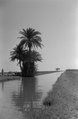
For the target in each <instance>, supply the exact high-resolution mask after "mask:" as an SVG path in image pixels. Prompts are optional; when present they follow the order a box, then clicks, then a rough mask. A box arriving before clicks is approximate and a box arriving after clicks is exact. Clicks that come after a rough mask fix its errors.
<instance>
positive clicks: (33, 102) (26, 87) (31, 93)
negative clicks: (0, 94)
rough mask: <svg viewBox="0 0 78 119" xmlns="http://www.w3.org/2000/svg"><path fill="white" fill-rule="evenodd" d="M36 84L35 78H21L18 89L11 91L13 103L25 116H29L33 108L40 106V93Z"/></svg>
mask: <svg viewBox="0 0 78 119" xmlns="http://www.w3.org/2000/svg"><path fill="white" fill-rule="evenodd" d="M36 86H37V79H36V78H22V81H21V85H20V89H19V91H18V92H13V93H12V100H13V102H14V105H15V106H16V107H17V109H18V110H19V111H22V113H23V114H24V116H26V117H27V115H29V116H31V115H32V114H33V111H34V110H35V109H37V108H40V105H39V99H40V98H41V96H42V93H41V92H40V91H39V92H38V91H37V87H36ZM26 112H27V113H26Z"/></svg>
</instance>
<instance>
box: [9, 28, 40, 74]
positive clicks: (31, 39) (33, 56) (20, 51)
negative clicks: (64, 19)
mask: <svg viewBox="0 0 78 119" xmlns="http://www.w3.org/2000/svg"><path fill="white" fill-rule="evenodd" d="M20 34H21V35H22V36H21V37H19V38H20V39H21V41H20V43H19V45H18V46H17V47H16V48H14V51H12V52H11V60H12V61H14V60H15V59H17V60H18V63H19V65H20V68H21V71H22V75H23V76H33V75H34V73H35V71H36V65H35V63H36V62H37V61H41V56H40V54H39V53H38V52H36V51H34V50H33V48H34V47H37V48H38V47H40V48H41V47H42V44H41V41H42V40H41V37H40V36H39V35H40V34H41V33H40V32H38V31H35V30H34V29H32V28H28V29H26V30H25V29H23V30H22V31H20Z"/></svg>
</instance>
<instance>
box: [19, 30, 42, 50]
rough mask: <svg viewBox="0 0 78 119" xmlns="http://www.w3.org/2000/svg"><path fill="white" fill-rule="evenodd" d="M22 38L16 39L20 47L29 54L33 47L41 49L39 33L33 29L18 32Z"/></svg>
mask: <svg viewBox="0 0 78 119" xmlns="http://www.w3.org/2000/svg"><path fill="white" fill-rule="evenodd" d="M19 33H20V34H21V35H22V36H21V37H18V38H20V39H21V42H20V45H21V46H23V48H27V47H28V49H29V52H31V49H32V48H33V47H37V48H38V47H40V48H41V47H42V44H41V41H42V40H41V37H40V36H39V35H41V33H40V32H38V31H35V29H32V28H27V29H26V30H25V29H23V30H22V31H20V32H19Z"/></svg>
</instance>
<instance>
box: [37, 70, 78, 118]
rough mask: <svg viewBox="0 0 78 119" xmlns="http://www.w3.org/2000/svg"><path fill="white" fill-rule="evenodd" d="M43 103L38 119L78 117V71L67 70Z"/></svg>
mask: <svg viewBox="0 0 78 119" xmlns="http://www.w3.org/2000/svg"><path fill="white" fill-rule="evenodd" d="M43 105H44V108H42V109H41V110H39V112H38V114H37V115H36V117H35V118H36V119H78V71H71V70H70V71H65V72H64V73H63V74H62V75H61V76H60V77H59V78H58V80H57V81H56V83H55V84H54V86H53V89H52V90H51V91H50V92H49V93H48V96H47V97H46V98H45V100H44V102H43Z"/></svg>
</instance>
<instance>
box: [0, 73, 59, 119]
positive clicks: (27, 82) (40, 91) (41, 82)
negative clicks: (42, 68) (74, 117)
mask: <svg viewBox="0 0 78 119" xmlns="http://www.w3.org/2000/svg"><path fill="white" fill-rule="evenodd" d="M60 75H61V72H58V73H52V74H45V75H39V76H36V77H35V78H21V79H20V80H12V81H6V82H1V83H0V119H31V117H30V115H31V112H32V111H33V110H37V109H39V108H41V105H42V102H43V100H44V98H45V97H46V96H47V93H48V92H49V91H50V90H51V89H52V86H53V84H54V83H55V82H56V80H57V78H58V77H59V76H60Z"/></svg>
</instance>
